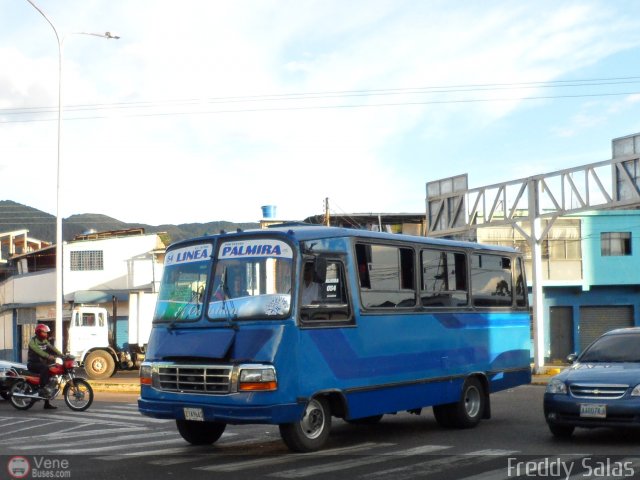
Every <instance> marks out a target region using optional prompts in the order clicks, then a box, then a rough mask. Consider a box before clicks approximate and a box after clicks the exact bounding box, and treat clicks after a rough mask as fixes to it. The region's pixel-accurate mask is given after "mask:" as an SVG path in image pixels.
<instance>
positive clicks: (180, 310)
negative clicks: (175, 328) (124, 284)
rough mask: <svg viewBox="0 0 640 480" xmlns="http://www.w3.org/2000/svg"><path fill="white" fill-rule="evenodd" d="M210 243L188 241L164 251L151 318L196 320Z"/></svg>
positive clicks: (205, 274)
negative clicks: (191, 243)
mask: <svg viewBox="0 0 640 480" xmlns="http://www.w3.org/2000/svg"><path fill="white" fill-rule="evenodd" d="M212 250H213V247H212V245H211V244H202V245H191V246H189V247H184V248H180V249H177V250H173V251H170V252H168V253H167V256H166V258H165V262H164V274H163V275H162V283H161V285H160V292H159V293H158V301H157V303H156V311H155V315H154V318H153V319H154V321H170V322H173V321H180V320H196V319H197V318H199V317H200V316H201V314H202V302H203V300H204V293H205V291H206V287H207V274H208V272H209V266H210V265H211V252H212Z"/></svg>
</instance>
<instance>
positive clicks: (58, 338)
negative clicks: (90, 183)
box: [27, 0, 120, 350]
mask: <svg viewBox="0 0 640 480" xmlns="http://www.w3.org/2000/svg"><path fill="white" fill-rule="evenodd" d="M27 2H29V3H30V4H31V6H32V7H33V8H35V9H36V10H37V11H38V13H40V15H42V16H43V17H44V19H45V20H46V21H47V23H48V24H49V25H51V28H52V29H53V32H54V33H55V35H56V40H57V42H58V160H57V165H56V321H55V345H56V347H57V348H58V349H59V350H62V302H63V295H64V292H63V289H62V256H63V251H62V210H61V208H60V183H61V182H60V180H61V166H62V165H61V161H62V108H63V106H62V57H63V55H62V52H63V47H64V41H65V38H66V37H61V36H60V35H59V34H58V30H57V29H56V27H55V25H54V24H53V22H52V21H51V20H49V17H47V16H46V15H45V13H44V12H43V11H42V10H40V8H38V6H37V5H36V4H35V3H33V1H32V0H27ZM71 35H92V36H95V37H102V38H107V39H111V38H113V39H116V40H117V39H118V38H120V37H119V36H117V35H114V34H112V33H111V32H106V33H89V32H73V33H71Z"/></svg>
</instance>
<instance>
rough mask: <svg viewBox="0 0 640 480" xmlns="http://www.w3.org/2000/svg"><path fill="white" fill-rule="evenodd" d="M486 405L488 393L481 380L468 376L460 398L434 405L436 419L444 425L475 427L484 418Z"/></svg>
mask: <svg viewBox="0 0 640 480" xmlns="http://www.w3.org/2000/svg"><path fill="white" fill-rule="evenodd" d="M485 406H486V395H485V391H484V387H483V386H482V383H481V382H480V380H478V379H477V378H475V377H470V378H467V380H466V381H465V382H464V385H463V386H462V392H461V395H460V399H459V400H458V401H457V402H454V403H448V404H446V405H436V406H434V407H433V414H434V416H435V417H436V421H437V422H438V424H439V425H440V426H442V427H453V428H473V427H475V426H476V425H477V424H478V423H480V420H481V419H482V416H483V414H484V411H485Z"/></svg>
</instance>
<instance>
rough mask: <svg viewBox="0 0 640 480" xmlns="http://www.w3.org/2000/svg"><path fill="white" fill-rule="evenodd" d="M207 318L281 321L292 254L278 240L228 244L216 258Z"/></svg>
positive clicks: (285, 311) (286, 304)
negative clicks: (277, 319) (276, 319)
mask: <svg viewBox="0 0 640 480" xmlns="http://www.w3.org/2000/svg"><path fill="white" fill-rule="evenodd" d="M217 258H218V261H217V264H216V268H215V272H214V277H213V282H212V284H211V293H210V295H209V305H208V308H207V315H208V317H209V318H210V319H211V320H227V321H232V320H243V319H249V318H283V317H286V316H287V315H288V314H289V309H290V305H291V272H292V262H293V252H292V250H291V247H290V246H289V245H288V244H287V243H285V242H283V241H280V240H274V239H263V238H261V239H252V240H240V241H228V242H224V243H222V244H221V245H220V249H219V251H218V255H217Z"/></svg>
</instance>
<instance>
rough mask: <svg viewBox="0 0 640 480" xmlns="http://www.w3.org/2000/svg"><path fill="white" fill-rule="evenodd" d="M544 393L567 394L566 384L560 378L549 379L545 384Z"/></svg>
mask: <svg viewBox="0 0 640 480" xmlns="http://www.w3.org/2000/svg"><path fill="white" fill-rule="evenodd" d="M545 392H546V393H554V394H559V395H566V394H567V384H566V383H564V382H563V381H562V380H556V379H551V381H550V382H549V383H548V384H547V389H546V390H545Z"/></svg>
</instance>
